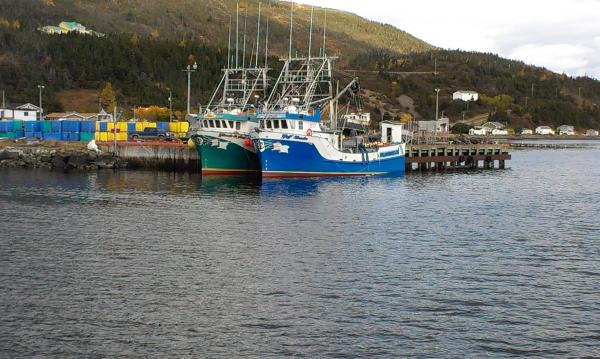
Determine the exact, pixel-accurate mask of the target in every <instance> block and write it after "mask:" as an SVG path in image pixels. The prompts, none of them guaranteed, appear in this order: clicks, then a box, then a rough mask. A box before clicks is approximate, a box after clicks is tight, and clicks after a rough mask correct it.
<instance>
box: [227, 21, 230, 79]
mask: <svg viewBox="0 0 600 359" xmlns="http://www.w3.org/2000/svg"><path fill="white" fill-rule="evenodd" d="M230 67H231V15H229V40H228V42H227V68H230Z"/></svg>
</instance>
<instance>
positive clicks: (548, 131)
mask: <svg viewBox="0 0 600 359" xmlns="http://www.w3.org/2000/svg"><path fill="white" fill-rule="evenodd" d="M535 133H536V135H554V133H555V132H554V130H553V129H552V128H550V127H549V126H538V127H536V129H535Z"/></svg>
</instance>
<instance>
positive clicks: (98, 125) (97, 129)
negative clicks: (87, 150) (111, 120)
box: [96, 121, 100, 133]
mask: <svg viewBox="0 0 600 359" xmlns="http://www.w3.org/2000/svg"><path fill="white" fill-rule="evenodd" d="M98 132H100V121H96V133H98Z"/></svg>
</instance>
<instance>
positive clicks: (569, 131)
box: [556, 125, 575, 136]
mask: <svg viewBox="0 0 600 359" xmlns="http://www.w3.org/2000/svg"><path fill="white" fill-rule="evenodd" d="M556 130H557V131H558V134H559V135H561V136H562V135H566V136H573V135H574V134H575V127H573V126H569V125H562V126H560V127H558V128H557V129H556Z"/></svg>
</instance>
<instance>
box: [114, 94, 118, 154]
mask: <svg viewBox="0 0 600 359" xmlns="http://www.w3.org/2000/svg"><path fill="white" fill-rule="evenodd" d="M113 112H114V113H113V144H114V146H115V150H114V152H115V154H116V153H117V102H116V101H115V110H114V111H113Z"/></svg>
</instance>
